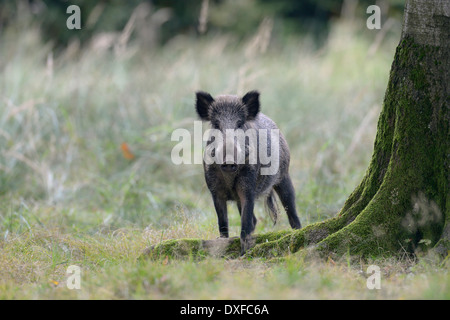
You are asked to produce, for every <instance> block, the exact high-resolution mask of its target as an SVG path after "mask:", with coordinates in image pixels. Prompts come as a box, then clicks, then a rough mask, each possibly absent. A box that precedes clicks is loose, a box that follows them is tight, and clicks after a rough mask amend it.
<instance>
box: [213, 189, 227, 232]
mask: <svg viewBox="0 0 450 320" xmlns="http://www.w3.org/2000/svg"><path fill="white" fill-rule="evenodd" d="M213 201H214V207H215V208H216V213H217V219H218V221H219V232H220V237H221V238H228V213H227V201H226V200H225V199H221V198H218V197H217V196H213Z"/></svg>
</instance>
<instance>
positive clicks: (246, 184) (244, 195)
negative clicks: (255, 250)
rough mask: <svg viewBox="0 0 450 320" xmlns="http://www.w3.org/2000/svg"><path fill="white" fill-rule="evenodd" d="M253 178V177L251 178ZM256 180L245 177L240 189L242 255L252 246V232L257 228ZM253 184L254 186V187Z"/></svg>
mask: <svg viewBox="0 0 450 320" xmlns="http://www.w3.org/2000/svg"><path fill="white" fill-rule="evenodd" d="M250 180H251V179H250ZM254 183H256V179H255V181H249V179H245V180H244V181H241V182H240V183H239V184H240V188H239V189H238V195H239V201H240V207H241V208H242V209H241V255H243V254H244V253H245V252H246V251H247V249H249V248H250V246H251V243H250V241H251V234H252V233H253V231H254V230H255V226H256V218H255V216H254V212H253V210H254V207H255V198H256V197H255V188H254ZM252 186H253V187H252Z"/></svg>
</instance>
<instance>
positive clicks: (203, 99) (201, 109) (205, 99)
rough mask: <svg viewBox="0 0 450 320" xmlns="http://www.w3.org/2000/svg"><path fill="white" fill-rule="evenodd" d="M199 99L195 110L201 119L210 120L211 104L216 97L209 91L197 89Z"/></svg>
mask: <svg viewBox="0 0 450 320" xmlns="http://www.w3.org/2000/svg"><path fill="white" fill-rule="evenodd" d="M195 94H196V96H197V101H196V102H195V110H197V113H198V115H199V117H200V119H202V120H205V121H208V120H209V115H208V110H209V107H210V105H211V104H212V103H213V102H214V98H213V97H211V95H210V94H209V93H207V92H203V91H197V92H196V93H195Z"/></svg>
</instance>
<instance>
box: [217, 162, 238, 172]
mask: <svg viewBox="0 0 450 320" xmlns="http://www.w3.org/2000/svg"><path fill="white" fill-rule="evenodd" d="M237 168H238V166H237V164H236V163H232V164H229V163H227V164H222V165H221V166H220V170H222V171H223V172H227V173H231V172H236V171H237Z"/></svg>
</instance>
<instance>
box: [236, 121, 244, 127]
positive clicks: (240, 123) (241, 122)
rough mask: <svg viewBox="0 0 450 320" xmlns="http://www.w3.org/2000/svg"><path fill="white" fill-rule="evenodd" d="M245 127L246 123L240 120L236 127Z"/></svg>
mask: <svg viewBox="0 0 450 320" xmlns="http://www.w3.org/2000/svg"><path fill="white" fill-rule="evenodd" d="M243 125H244V121H241V120H239V121H238V122H237V123H236V127H238V129H240V128H242V126H243Z"/></svg>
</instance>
